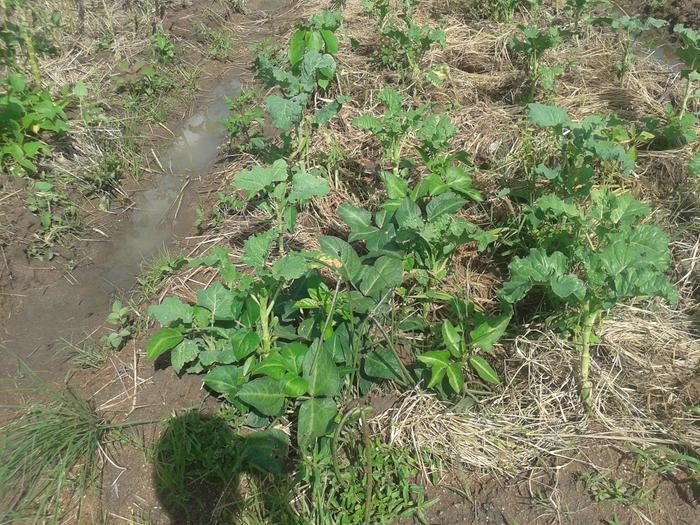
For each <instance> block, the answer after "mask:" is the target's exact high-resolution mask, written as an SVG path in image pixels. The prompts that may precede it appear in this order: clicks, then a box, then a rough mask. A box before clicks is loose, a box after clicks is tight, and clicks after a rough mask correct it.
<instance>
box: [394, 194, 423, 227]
mask: <svg viewBox="0 0 700 525" xmlns="http://www.w3.org/2000/svg"><path fill="white" fill-rule="evenodd" d="M394 218H395V219H396V223H397V224H398V225H399V226H400V227H401V228H411V229H416V228H418V227H420V226H421V225H422V224H423V218H422V216H421V211H420V208H419V207H418V205H417V204H416V203H415V202H413V201H412V200H411V199H409V198H408V197H405V198H404V199H403V200H402V201H401V205H400V206H399V208H398V209H397V210H396V213H395V214H394Z"/></svg>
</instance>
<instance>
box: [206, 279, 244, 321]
mask: <svg viewBox="0 0 700 525" xmlns="http://www.w3.org/2000/svg"><path fill="white" fill-rule="evenodd" d="M234 299H235V297H234V295H233V292H231V291H230V290H227V289H226V288H225V287H224V285H223V284H221V283H219V282H215V283H212V284H211V285H209V288H202V289H199V290H197V306H201V307H202V308H206V309H207V310H209V311H210V312H211V313H212V315H213V317H214V319H216V320H217V321H233V320H234V319H235V316H234V314H233V306H234Z"/></svg>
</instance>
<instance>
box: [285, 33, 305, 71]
mask: <svg viewBox="0 0 700 525" xmlns="http://www.w3.org/2000/svg"><path fill="white" fill-rule="evenodd" d="M304 51H306V30H305V29H297V30H296V31H295V32H294V35H292V39H291V40H290V42H289V53H288V56H289V63H290V64H291V65H292V66H295V65H296V64H297V63H299V62H301V59H302V58H304Z"/></svg>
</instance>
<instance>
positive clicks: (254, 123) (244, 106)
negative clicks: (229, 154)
mask: <svg viewBox="0 0 700 525" xmlns="http://www.w3.org/2000/svg"><path fill="white" fill-rule="evenodd" d="M225 100H226V105H227V106H228V109H229V111H230V115H229V116H228V117H227V118H226V119H224V120H223V121H222V124H223V125H224V126H225V127H226V131H228V136H229V149H230V150H232V151H234V152H236V153H248V152H255V151H261V150H263V149H264V148H265V139H264V137H263V132H262V126H263V124H264V123H265V111H264V110H263V109H262V108H260V107H257V106H256V105H255V102H256V101H255V91H253V90H252V89H244V90H242V91H241V93H240V95H238V96H237V97H236V98H234V99H231V98H229V97H226V99H225Z"/></svg>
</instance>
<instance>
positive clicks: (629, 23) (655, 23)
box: [595, 15, 668, 85]
mask: <svg viewBox="0 0 700 525" xmlns="http://www.w3.org/2000/svg"><path fill="white" fill-rule="evenodd" d="M595 23H596V24H606V25H609V26H610V27H611V28H612V29H613V31H615V33H616V34H617V38H618V42H619V43H620V46H621V47H622V55H621V56H622V58H621V59H620V62H618V64H617V65H616V66H615V70H616V72H617V77H618V78H619V79H620V85H623V84H624V81H625V76H626V75H627V73H629V72H630V71H631V70H632V68H633V67H634V64H635V63H636V62H637V55H636V54H635V52H634V46H635V44H636V43H637V42H638V41H639V40H640V39H641V38H642V37H643V35H644V33H647V32H649V31H651V30H653V29H659V28H662V27H665V26H667V25H668V22H666V21H665V20H658V19H656V18H652V17H649V18H647V19H646V20H644V21H642V20H640V19H639V17H636V16H635V17H629V16H627V15H625V16H619V17H617V18H598V19H596V20H595Z"/></svg>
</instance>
